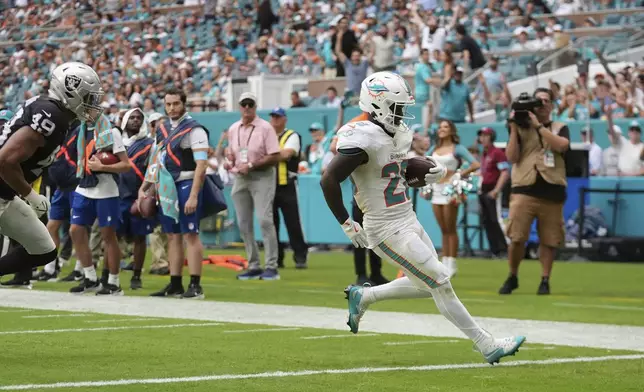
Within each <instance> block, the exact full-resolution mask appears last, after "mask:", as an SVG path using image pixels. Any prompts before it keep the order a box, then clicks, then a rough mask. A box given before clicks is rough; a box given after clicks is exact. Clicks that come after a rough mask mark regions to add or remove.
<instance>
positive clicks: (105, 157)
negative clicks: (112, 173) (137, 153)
mask: <svg viewBox="0 0 644 392" xmlns="http://www.w3.org/2000/svg"><path fill="white" fill-rule="evenodd" d="M96 157H97V158H98V160H99V161H101V163H102V164H103V165H113V164H115V163H119V161H120V159H119V157H117V156H116V155H114V154H112V153H111V152H99V153H97V154H96Z"/></svg>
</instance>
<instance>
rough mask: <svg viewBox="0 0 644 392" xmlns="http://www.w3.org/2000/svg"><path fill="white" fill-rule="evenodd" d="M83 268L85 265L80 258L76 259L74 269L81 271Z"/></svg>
mask: <svg viewBox="0 0 644 392" xmlns="http://www.w3.org/2000/svg"><path fill="white" fill-rule="evenodd" d="M82 270H83V265H82V264H81V262H80V261H79V260H76V265H75V266H74V271H78V272H81V271H82Z"/></svg>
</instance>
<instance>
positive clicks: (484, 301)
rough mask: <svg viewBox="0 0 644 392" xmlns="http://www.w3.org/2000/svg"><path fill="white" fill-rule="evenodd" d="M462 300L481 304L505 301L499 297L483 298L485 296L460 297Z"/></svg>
mask: <svg viewBox="0 0 644 392" xmlns="http://www.w3.org/2000/svg"><path fill="white" fill-rule="evenodd" d="M461 301H462V302H480V303H483V304H503V303H505V301H503V300H501V299H485V298H461Z"/></svg>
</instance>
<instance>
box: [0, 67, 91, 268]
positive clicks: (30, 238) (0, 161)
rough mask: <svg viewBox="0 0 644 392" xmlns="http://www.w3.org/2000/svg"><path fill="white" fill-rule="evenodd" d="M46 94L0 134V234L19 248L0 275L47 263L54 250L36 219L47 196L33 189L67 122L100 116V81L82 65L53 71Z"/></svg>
mask: <svg viewBox="0 0 644 392" xmlns="http://www.w3.org/2000/svg"><path fill="white" fill-rule="evenodd" d="M50 86H51V87H50V89H49V93H48V94H47V96H37V97H34V98H31V99H29V100H28V101H26V102H25V103H24V104H23V105H22V106H21V107H20V109H18V111H17V112H16V114H15V115H14V116H13V117H12V118H11V120H9V121H8V122H7V123H5V125H4V127H3V128H2V132H1V133H0V233H2V234H3V235H5V236H7V237H9V238H12V239H14V240H15V241H17V242H18V243H19V244H20V245H22V246H19V247H16V248H14V249H12V250H11V251H10V252H9V253H7V254H6V255H5V256H3V257H2V258H0V276H2V275H6V274H10V273H14V272H17V271H19V270H22V269H25V268H32V267H36V266H40V265H45V264H47V263H49V262H51V261H53V260H55V259H56V246H55V245H54V241H53V240H52V239H51V236H50V235H49V232H48V231H47V228H46V227H45V225H44V224H43V223H42V222H41V221H40V220H39V217H40V216H42V215H44V214H46V213H47V211H48V210H49V200H48V199H47V197H45V196H43V195H40V194H38V192H36V191H34V190H33V189H32V187H31V185H30V184H31V183H33V182H34V181H35V180H36V179H37V178H38V177H40V176H41V174H42V172H43V169H44V168H46V167H47V166H49V165H50V164H51V163H52V162H53V160H54V158H55V156H56V152H57V151H58V150H59V149H60V146H61V145H62V144H63V142H64V140H65V138H66V136H67V133H68V131H69V128H70V125H71V123H72V122H73V121H74V120H76V119H78V120H81V121H86V122H89V123H93V122H95V121H96V119H97V118H98V117H99V116H100V114H101V113H102V108H101V107H100V106H99V104H100V102H101V99H102V97H103V90H102V89H101V81H100V79H99V77H98V75H97V74H96V72H94V70H93V69H92V68H91V67H89V66H87V65H85V64H82V63H77V62H69V63H64V64H62V65H60V66H58V67H56V69H54V71H53V72H52V75H51V80H50Z"/></svg>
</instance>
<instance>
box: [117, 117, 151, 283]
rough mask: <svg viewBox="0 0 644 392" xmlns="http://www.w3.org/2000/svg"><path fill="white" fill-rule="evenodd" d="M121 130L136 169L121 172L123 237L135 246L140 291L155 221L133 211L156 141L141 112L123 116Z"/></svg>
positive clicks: (133, 278) (136, 272)
mask: <svg viewBox="0 0 644 392" xmlns="http://www.w3.org/2000/svg"><path fill="white" fill-rule="evenodd" d="M121 127H122V128H123V133H124V134H123V144H124V145H125V148H126V149H127V156H128V158H129V159H130V163H131V165H132V167H131V169H130V170H129V171H127V172H125V173H121V174H120V178H119V197H120V199H121V201H120V209H121V226H120V230H119V234H120V235H121V236H123V237H124V238H125V240H126V241H127V242H130V243H132V245H133V252H132V253H133V256H132V259H133V263H134V266H133V269H132V270H133V275H132V280H131V281H130V288H131V289H132V290H136V289H140V288H142V287H143V285H142V283H141V269H142V268H143V262H144V261H145V252H146V251H147V244H146V242H145V238H146V236H147V235H148V234H150V233H152V230H153V228H154V225H155V222H154V220H152V219H146V218H143V217H141V216H137V215H134V214H132V213H131V212H130V209H131V208H132V205H133V204H134V203H135V202H136V198H137V196H138V192H139V188H141V185H142V184H143V180H144V176H143V174H144V173H145V170H146V167H147V164H148V158H149V156H150V149H151V148H152V143H153V142H154V140H153V139H152V138H150V137H148V127H147V124H146V122H145V116H144V115H143V112H142V111H141V109H138V108H136V109H131V110H128V111H127V112H126V113H125V115H124V116H123V121H122V122H121Z"/></svg>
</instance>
